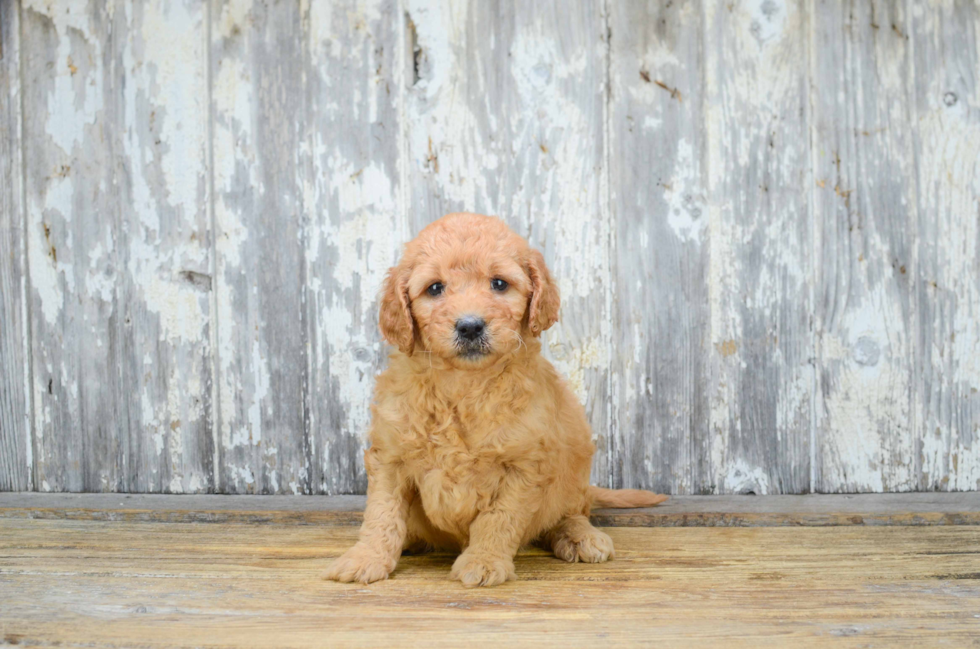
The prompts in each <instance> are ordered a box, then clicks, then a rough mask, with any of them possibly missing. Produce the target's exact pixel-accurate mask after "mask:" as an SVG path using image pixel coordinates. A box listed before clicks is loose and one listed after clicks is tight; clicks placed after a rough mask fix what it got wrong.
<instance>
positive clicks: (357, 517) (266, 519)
mask: <svg viewBox="0 0 980 649" xmlns="http://www.w3.org/2000/svg"><path fill="white" fill-rule="evenodd" d="M363 510H364V496H255V495H249V496H208V495H200V496H188V495H181V496H166V495H139V494H137V495H133V494H112V495H110V494H35V493H24V494H0V518H36V519H48V520H58V519H66V520H104V521H129V522H167V523H246V524H253V523H254V524H258V523H275V524H289V525H360V523H361V521H362V512H363ZM592 520H593V522H594V523H595V524H596V525H602V526H613V527H786V526H801V525H805V526H821V527H822V526H840V525H876V526H877V525H980V494H978V493H976V492H971V493H942V494H930V493H911V494H863V495H846V496H845V495H808V496H675V497H674V498H671V499H670V500H668V501H667V502H666V503H663V504H661V505H658V506H657V507H651V508H649V509H597V510H595V511H593V512H592Z"/></svg>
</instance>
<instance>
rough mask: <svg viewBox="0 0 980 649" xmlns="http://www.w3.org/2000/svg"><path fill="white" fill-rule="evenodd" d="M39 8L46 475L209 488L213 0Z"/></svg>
mask: <svg viewBox="0 0 980 649" xmlns="http://www.w3.org/2000/svg"><path fill="white" fill-rule="evenodd" d="M23 18H24V24H23V31H24V48H23V52H24V79H25V89H24V91H25V101H26V105H29V106H30V107H31V109H30V111H29V112H28V113H27V114H26V115H25V118H26V119H25V137H26V139H27V140H28V141H30V142H31V146H30V147H29V148H28V149H27V150H26V155H25V160H26V167H25V171H24V173H25V174H26V186H27V189H28V191H27V211H28V235H27V239H28V254H29V259H30V272H31V278H32V282H31V284H32V295H31V300H32V305H31V306H32V330H33V331H34V336H33V342H34V345H33V363H34V368H35V371H34V386H33V390H34V402H35V404H36V406H37V407H36V410H35V430H36V435H37V448H38V457H37V466H38V475H37V482H38V485H39V487H40V488H41V489H42V490H70V491H166V492H183V491H207V490H210V489H211V488H212V485H211V481H210V475H211V448H210V441H209V440H210V438H211V435H210V420H211V418H210V406H209V399H208V383H209V382H210V373H209V367H210V358H209V354H210V351H209V344H208V338H209V331H208V319H209V312H208V296H207V291H208V290H209V282H210V278H209V276H208V274H207V273H208V269H209V255H208V244H207V220H206V211H205V210H204V209H203V205H204V197H205V193H206V175H207V174H206V139H205V136H206V122H205V117H206V116H205V113H204V111H203V102H202V98H203V97H205V96H206V85H205V80H206V67H205V66H204V62H203V61H204V58H205V57H204V22H203V20H202V18H203V10H202V9H201V7H200V6H198V5H197V4H196V3H193V2H187V3H181V2H174V3H162V2H154V3H146V4H143V3H127V2H118V3H115V2H114V3H109V4H102V3H92V4H91V5H84V4H80V3H73V2H49V3H35V2H27V3H25V5H24V11H23Z"/></svg>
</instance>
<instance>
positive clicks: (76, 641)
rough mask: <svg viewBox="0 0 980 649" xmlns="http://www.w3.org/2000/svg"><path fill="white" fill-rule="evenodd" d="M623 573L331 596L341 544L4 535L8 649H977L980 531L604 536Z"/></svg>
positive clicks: (140, 532) (564, 568)
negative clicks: (327, 576) (328, 573)
mask: <svg viewBox="0 0 980 649" xmlns="http://www.w3.org/2000/svg"><path fill="white" fill-rule="evenodd" d="M607 531H608V532H609V534H610V535H611V536H612V538H613V540H614V542H615V544H616V552H617V554H616V558H615V560H613V561H611V562H609V563H606V564H567V563H565V562H562V561H559V560H557V559H555V558H554V557H552V556H550V555H549V554H548V553H546V552H544V551H543V550H540V549H530V550H526V551H522V552H521V553H520V554H519V555H518V557H517V560H516V567H517V574H518V580H517V581H512V582H508V583H506V584H503V585H502V586H499V587H496V588H493V589H475V590H470V589H466V588H464V587H463V586H462V585H461V584H458V583H456V582H453V581H451V580H450V579H449V569H450V567H451V565H452V562H453V559H454V557H453V556H452V555H450V554H445V553H434V554H429V555H423V556H411V557H404V558H403V559H402V560H401V562H400V564H399V566H398V568H397V569H396V570H395V572H394V573H393V574H392V576H391V578H390V579H389V580H387V581H384V582H380V583H377V584H373V585H370V586H363V585H359V584H355V585H348V584H337V583H333V582H326V581H323V580H321V579H320V575H321V574H322V572H323V570H324V568H326V566H327V565H329V563H330V561H331V559H333V558H334V557H336V556H338V555H339V554H340V553H341V552H343V551H344V550H345V549H346V548H348V547H349V546H350V545H351V544H352V543H353V542H354V541H355V540H356V538H357V531H356V529H354V528H352V527H350V526H343V525H323V526H309V525H306V526H303V525H278V524H263V525H242V524H213V525H196V524H181V523H175V524H151V523H143V522H136V523H134V522H111V521H95V520H84V521H83V520H29V519H25V518H5V519H0V603H2V605H0V645H2V644H4V643H7V644H17V645H20V646H85V647H95V648H108V647H131V646H139V647H154V648H156V647H159V648H168V647H192V646H208V647H231V646H240V647H271V646H276V647H310V646H377V647H390V646H400V647H406V646H425V647H427V648H435V647H460V646H507V647H511V648H516V647H525V646H536V647H537V646H541V645H542V644H548V645H555V644H561V645H564V646H569V647H574V646H585V645H590V646H596V645H601V646H603V647H615V646H630V645H632V646H636V645H646V646H649V645H650V644H651V643H654V642H655V643H656V644H657V645H658V646H725V647H737V646H752V647H768V646H794V647H801V646H826V645H827V644H828V643H830V642H833V644H834V646H843V647H856V646H941V645H944V644H945V645H948V646H972V644H971V643H975V642H976V640H977V637H978V635H977V634H978V630H980V527H974V526H958V527H953V526H946V527H927V528H911V527H908V526H894V527H860V526H851V527H822V528H817V527H804V528H799V529H788V528H761V527H760V528H751V529H723V528H715V529H711V528H687V529H681V528H609V529H608V530H607Z"/></svg>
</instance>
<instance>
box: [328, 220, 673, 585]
mask: <svg viewBox="0 0 980 649" xmlns="http://www.w3.org/2000/svg"><path fill="white" fill-rule="evenodd" d="M495 278H499V279H503V280H505V281H506V282H507V283H508V288H507V289H506V290H504V291H495V290H493V289H492V288H491V280H493V279H495ZM434 282H440V283H442V284H443V285H444V286H445V290H444V292H443V293H442V294H441V295H438V296H431V295H429V294H428V293H427V291H426V289H427V288H428V287H430V286H431V285H432V284H433V283H434ZM559 305H560V298H559V294H558V289H557V287H556V286H555V284H554V281H553V280H552V278H551V274H550V272H549V271H548V268H547V267H546V266H545V263H544V258H543V257H542V255H541V253H540V252H538V251H537V250H533V249H531V248H530V247H528V245H527V242H526V241H525V240H524V239H523V238H521V237H520V236H518V235H517V234H515V233H514V232H513V231H511V230H510V229H509V228H508V227H507V226H506V224H504V222H503V221H501V220H499V219H496V218H492V217H488V216H480V215H476V214H450V215H448V216H445V217H443V218H442V219H440V220H438V221H436V222H434V223H432V224H431V225H429V226H428V227H426V228H425V229H424V230H423V231H422V232H421V233H420V234H419V236H418V237H417V238H416V239H414V240H413V241H412V242H410V243H409V244H408V245H407V246H406V248H405V252H404V255H403V256H402V259H401V261H400V263H399V264H398V265H397V266H396V267H394V268H392V269H391V270H390V271H389V273H388V276H387V279H386V281H385V284H384V287H383V289H382V295H381V310H380V318H379V320H380V325H381V331H382V333H383V335H384V337H385V338H386V339H387V340H388V342H390V343H391V344H392V345H394V346H395V347H397V350H396V351H393V352H392V354H391V357H390V361H389V365H388V368H387V369H386V370H385V371H384V372H382V373H381V375H379V376H378V380H377V385H376V387H375V403H374V405H373V408H372V426H371V431H370V433H369V438H370V441H371V448H370V449H369V450H368V451H367V452H366V453H365V454H364V462H365V467H366V469H367V473H368V503H367V509H366V510H365V513H364V523H363V526H362V527H361V532H360V540H359V541H358V543H357V544H356V545H355V546H354V547H353V548H352V549H351V550H349V551H348V552H347V553H346V554H344V555H343V556H341V557H340V558H339V559H337V560H336V561H335V562H334V563H333V564H332V565H331V567H330V569H329V571H328V572H327V575H326V577H327V578H329V579H335V580H338V581H360V582H364V583H368V582H372V581H376V580H379V579H385V578H387V576H388V575H389V574H390V573H391V571H392V570H394V568H395V565H396V564H397V562H398V558H399V557H400V556H401V554H402V552H403V551H420V550H421V551H424V550H427V549H432V548H448V549H453V550H458V551H462V553H461V554H460V555H459V558H458V559H457V560H456V562H455V564H454V565H453V568H452V573H451V576H452V577H453V578H454V579H458V580H460V581H462V582H463V584H465V585H467V586H492V585H495V584H499V583H502V582H504V581H506V580H508V579H514V578H515V572H514V561H513V558H514V555H515V554H516V553H517V551H518V549H519V548H520V547H521V546H522V545H524V544H527V543H530V542H532V541H538V542H540V543H543V544H545V545H546V546H547V547H549V548H550V549H551V550H552V551H553V552H554V553H555V555H556V556H558V557H559V558H561V559H564V560H566V561H587V562H598V561H605V560H607V559H609V558H611V557H612V556H613V554H614V551H613V545H612V539H610V538H609V536H608V535H606V534H605V533H603V532H602V531H600V530H598V529H596V528H594V527H593V526H592V525H591V524H590V523H589V519H588V516H589V510H590V507H591V506H592V504H593V503H597V504H601V505H606V506H613V507H636V506H649V505H653V504H656V503H657V502H660V501H662V500H664V499H665V497H664V496H658V495H656V494H652V493H650V492H642V491H628V492H627V491H613V490H609V489H599V488H597V487H590V486H589V470H590V466H591V463H592V454H593V452H594V451H595V447H594V446H593V444H592V441H591V432H590V430H589V425H588V422H587V420H586V416H585V411H584V410H583V408H582V406H581V405H580V404H579V402H578V400H577V399H576V398H575V396H574V395H573V394H572V392H571V391H570V390H569V388H568V386H567V385H566V384H565V382H564V380H562V378H561V377H560V376H559V375H558V373H557V372H556V371H555V369H554V368H553V367H552V366H551V364H550V363H549V362H548V361H547V360H545V359H544V358H543V357H542V356H541V354H540V350H541V343H540V342H539V340H538V336H540V334H541V332H542V331H544V330H546V329H548V328H549V327H550V326H551V325H553V324H554V323H555V322H556V321H557V320H558V311H559ZM464 315H471V316H477V317H480V318H482V319H483V320H484V321H485V322H486V332H487V334H486V340H485V341H483V342H482V343H481V344H482V347H481V348H480V350H481V352H483V353H482V354H480V355H477V356H476V357H472V356H464V355H461V353H460V346H459V340H458V338H457V336H456V330H455V324H456V321H457V320H458V319H459V318H460V317H462V316H464Z"/></svg>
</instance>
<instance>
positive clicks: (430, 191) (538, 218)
mask: <svg viewBox="0 0 980 649" xmlns="http://www.w3.org/2000/svg"><path fill="white" fill-rule="evenodd" d="M405 9H406V12H407V13H406V18H405V20H406V30H407V43H406V45H407V47H408V48H409V49H410V51H411V52H412V58H411V59H410V60H409V61H407V64H408V71H409V73H410V76H407V77H406V79H407V81H408V84H409V87H408V91H407V96H406V98H405V102H406V104H405V106H406V108H405V112H406V115H405V119H406V126H405V128H406V129H407V131H408V143H407V153H406V155H407V161H406V164H407V167H408V170H407V172H406V174H407V175H406V182H407V183H408V188H407V190H406V193H407V195H408V197H407V201H406V204H405V218H406V219H407V221H408V224H409V226H410V228H409V229H410V231H411V232H415V231H417V230H418V229H420V228H421V227H422V226H424V225H426V224H427V223H429V222H430V221H432V220H434V219H436V218H438V217H440V216H442V215H443V214H445V213H448V212H454V211H461V210H465V211H475V212H481V213H485V214H495V215H498V216H501V217H502V218H504V219H505V220H507V222H508V223H510V224H511V226H512V227H514V228H515V229H516V230H517V231H518V232H520V233H522V234H524V235H525V236H527V237H528V238H529V240H530V241H531V244H532V245H534V246H536V247H538V248H540V249H541V250H542V251H543V252H544V254H545V258H546V260H547V263H548V264H549V266H550V268H551V270H552V271H553V273H554V274H555V275H556V277H557V278H558V281H559V288H560V291H561V295H562V309H561V320H560V321H559V323H558V324H557V325H555V327H554V328H552V329H551V330H549V331H548V332H547V333H545V334H544V340H545V343H546V345H545V347H546V350H547V353H548V354H549V356H550V358H551V359H552V360H553V361H554V363H555V365H556V366H557V367H558V369H559V370H560V371H562V372H564V374H565V375H566V376H567V377H568V379H569V381H570V383H571V386H572V388H573V389H574V391H575V392H576V393H577V394H578V396H579V398H580V399H582V401H583V402H584V403H585V407H586V410H587V412H588V413H589V417H590V421H591V423H592V427H593V434H594V436H595V438H596V444H597V446H598V452H597V453H596V459H595V462H594V464H593V480H594V481H596V482H597V483H599V484H606V483H608V482H609V480H610V468H611V466H610V465H611V460H610V457H609V455H608V450H607V449H608V444H609V441H608V440H609V430H610V426H611V418H612V415H613V410H612V404H611V403H610V396H609V369H610V362H611V360H610V359H611V356H612V353H613V351H612V348H611V346H612V339H611V327H610V321H611V318H612V315H611V314H612V305H611V298H612V296H611V293H610V285H611V262H610V256H609V254H610V250H609V243H610V236H611V232H610V231H609V209H608V204H607V200H606V194H607V190H608V187H607V182H608V170H607V169H606V164H605V155H606V152H605V133H604V130H605V128H604V124H605V103H606V87H607V79H606V76H607V60H608V57H607V51H608V46H607V42H606V38H607V30H606V26H605V22H606V21H605V18H604V15H603V13H602V5H601V3H599V2H592V1H591V0H587V1H582V2H576V3H567V2H540V3H538V2H536V3H524V2H513V3H511V2H506V3H485V2H476V1H469V2H458V3H456V2H448V1H446V2H416V1H414V0H408V1H407V2H406V3H405Z"/></svg>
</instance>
